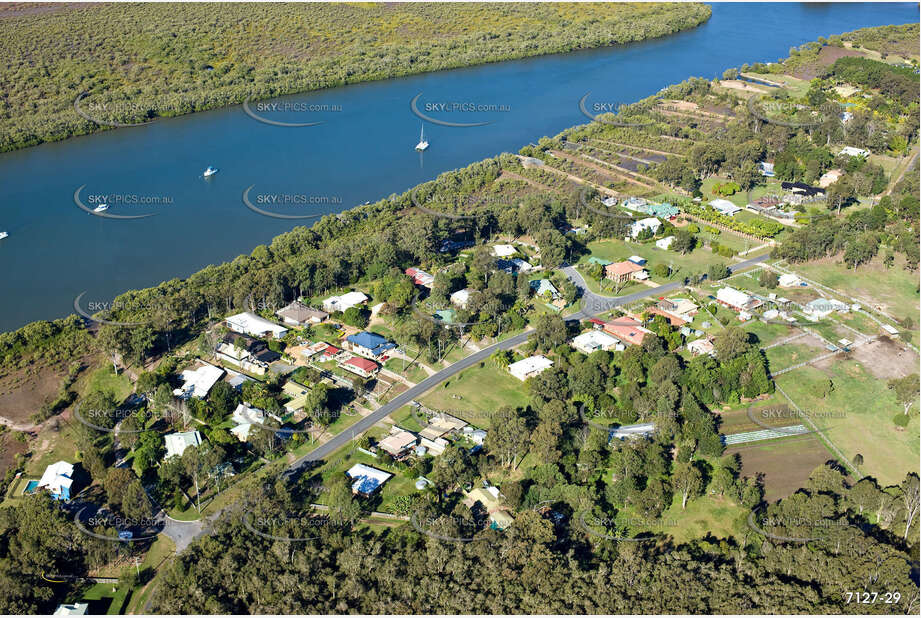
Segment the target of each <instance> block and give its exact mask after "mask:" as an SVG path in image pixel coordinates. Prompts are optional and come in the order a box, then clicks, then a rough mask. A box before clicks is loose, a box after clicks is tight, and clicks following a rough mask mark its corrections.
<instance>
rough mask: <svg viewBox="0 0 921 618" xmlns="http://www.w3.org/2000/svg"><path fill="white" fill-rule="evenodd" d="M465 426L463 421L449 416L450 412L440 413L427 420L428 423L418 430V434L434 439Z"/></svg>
mask: <svg viewBox="0 0 921 618" xmlns="http://www.w3.org/2000/svg"><path fill="white" fill-rule="evenodd" d="M467 426H468V425H467V423H466V422H465V421H462V420H461V419H459V418H456V417H454V416H451V415H450V414H444V413H441V414H437V415H435V416H433V417H432V418H431V419H430V420H429V424H428V425H426V426H425V427H424V428H423V429H422V431H420V432H419V436H420V437H423V438H427V439H429V440H435V439H437V438H440V437H442V436H445V435H447V434H449V433H454V432H456V431H458V430H463V429H464V428H466V427H467Z"/></svg>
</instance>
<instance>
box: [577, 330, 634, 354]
mask: <svg viewBox="0 0 921 618" xmlns="http://www.w3.org/2000/svg"><path fill="white" fill-rule="evenodd" d="M569 343H570V345H571V346H572V347H574V348H575V349H577V350H579V351H580V352H582V353H583V354H591V353H592V352H594V351H596V350H623V349H625V346H624V344H623V343H621V341H620V339H618V338H617V337H613V336H611V335H609V334H608V333H606V332H604V331H601V330H590V331H587V332H584V333H582V334H580V335H577V336H576V337H573V339H572V341H570V342H569Z"/></svg>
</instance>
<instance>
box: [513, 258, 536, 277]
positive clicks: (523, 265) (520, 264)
mask: <svg viewBox="0 0 921 618" xmlns="http://www.w3.org/2000/svg"><path fill="white" fill-rule="evenodd" d="M511 262H512V264H514V265H515V270H516V271H518V272H520V273H529V272H531V271H532V270H534V267H533V266H531V263H530V262H525V261H524V260H522V259H521V258H512V259H511Z"/></svg>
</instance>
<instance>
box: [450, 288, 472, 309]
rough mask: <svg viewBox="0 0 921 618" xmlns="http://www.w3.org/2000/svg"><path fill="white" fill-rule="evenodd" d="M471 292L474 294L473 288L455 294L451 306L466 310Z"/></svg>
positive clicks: (452, 295) (452, 296)
mask: <svg viewBox="0 0 921 618" xmlns="http://www.w3.org/2000/svg"><path fill="white" fill-rule="evenodd" d="M471 292H473V290H472V289H471V288H464V289H463V290H458V291H456V292H454V293H453V294H451V304H452V305H454V306H455V307H459V308H461V309H466V308H467V303H468V302H469V301H470V293H471Z"/></svg>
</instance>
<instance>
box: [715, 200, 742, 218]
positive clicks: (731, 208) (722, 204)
mask: <svg viewBox="0 0 921 618" xmlns="http://www.w3.org/2000/svg"><path fill="white" fill-rule="evenodd" d="M710 206H712V207H713V210H715V211H717V212H718V213H720V214H721V215H725V216H727V217H732V216H733V215H735V214H736V213H737V212H739V211H740V210H742V209H741V208H739V207H738V206H736V205H735V204H733V203H732V202H730V201H729V200H723V199H715V200H711V201H710Z"/></svg>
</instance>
